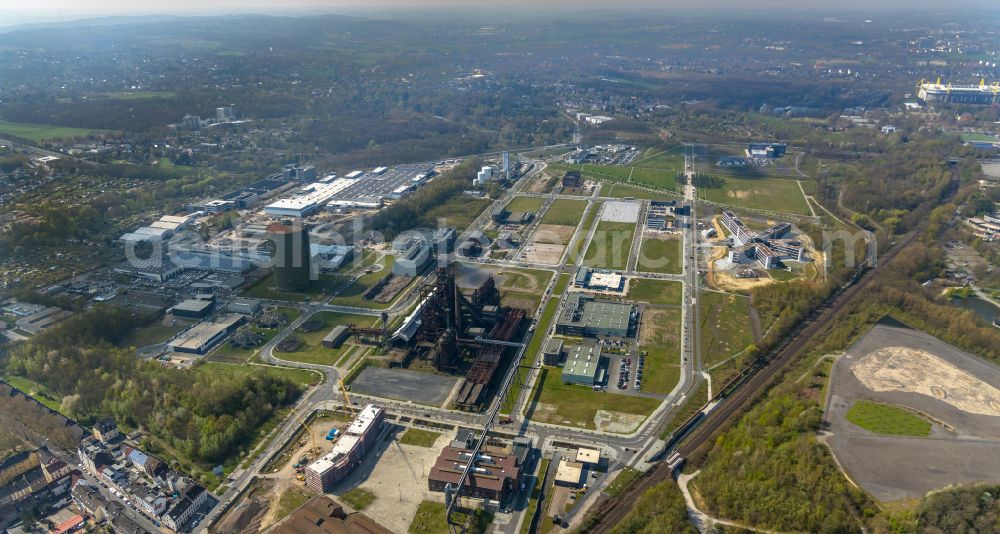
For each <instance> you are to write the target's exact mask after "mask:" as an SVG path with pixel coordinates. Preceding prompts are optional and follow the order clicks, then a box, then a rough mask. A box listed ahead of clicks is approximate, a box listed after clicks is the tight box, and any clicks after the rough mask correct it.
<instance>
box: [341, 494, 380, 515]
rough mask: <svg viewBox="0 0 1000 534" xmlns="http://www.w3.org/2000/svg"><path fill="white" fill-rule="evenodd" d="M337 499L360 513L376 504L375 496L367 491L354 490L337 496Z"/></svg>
mask: <svg viewBox="0 0 1000 534" xmlns="http://www.w3.org/2000/svg"><path fill="white" fill-rule="evenodd" d="M337 499H339V500H340V501H342V502H344V503H346V504H347V505H348V506H350V507H351V508H354V509H355V510H357V511H359V512H360V511H361V510H364V509H365V508H368V505H369V504H371V503H373V502H375V494H374V493H372V492H370V491H368V490H366V489H362V488H354V489H352V490H350V491H345V492H344V493H341V494H340V495H337Z"/></svg>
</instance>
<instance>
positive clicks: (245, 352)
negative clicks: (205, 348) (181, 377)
mask: <svg viewBox="0 0 1000 534" xmlns="http://www.w3.org/2000/svg"><path fill="white" fill-rule="evenodd" d="M296 311H297V310H296ZM250 329H251V330H252V331H254V332H257V333H259V334H261V335H263V336H264V337H263V338H262V339H261V342H260V345H257V346H256V347H251V348H248V349H244V348H240V347H234V346H233V345H232V344H230V343H229V341H225V342H223V343H220V344H219V346H218V347H216V349H215V350H214V351H212V353H211V354H209V356H208V359H209V360H210V361H213V362H223V363H244V362H247V361H249V360H250V358H252V357H253V356H254V355H255V354H257V351H259V350H260V348H261V347H263V346H264V345H265V344H267V342H268V341H271V339H273V338H274V336H276V335H277V334H278V329H277V328H261V327H259V326H251V327H250Z"/></svg>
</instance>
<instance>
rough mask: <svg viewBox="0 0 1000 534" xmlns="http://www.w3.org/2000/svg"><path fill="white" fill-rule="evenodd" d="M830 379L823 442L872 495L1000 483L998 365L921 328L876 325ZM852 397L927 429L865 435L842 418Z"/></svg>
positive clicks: (907, 495)
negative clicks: (925, 422)
mask: <svg viewBox="0 0 1000 534" xmlns="http://www.w3.org/2000/svg"><path fill="white" fill-rule="evenodd" d="M830 381H831V382H830V388H829V392H828V399H827V409H826V412H825V419H826V420H827V422H828V423H829V424H830V429H831V431H832V435H831V436H829V437H828V438H827V442H828V443H829V445H830V448H831V450H832V451H833V454H834V456H836V458H837V461H838V462H839V463H840V464H841V466H842V467H843V468H844V470H845V471H846V472H847V474H848V476H850V477H851V478H852V479H853V480H854V481H855V482H857V483H858V484H859V485H860V486H861V487H862V488H863V489H865V490H866V491H868V492H869V493H871V494H872V495H873V496H874V497H875V498H876V499H878V500H881V501H896V500H900V499H911V498H919V497H921V496H923V495H924V494H925V493H927V492H928V491H931V490H934V489H938V488H941V487H944V486H947V485H949V484H968V483H974V482H986V483H994V484H995V483H1000V463H998V462H997V461H996V458H998V457H1000V402H998V401H1000V368H997V367H996V366H994V365H992V364H989V363H987V362H986V361H984V360H981V359H979V358H977V357H976V356H973V355H971V354H968V353H965V352H963V351H961V350H959V349H957V348H956V347H954V346H951V345H949V344H947V343H944V342H943V341H941V340H939V339H937V338H934V337H932V336H930V335H927V334H925V333H923V332H919V331H916V330H911V329H909V328H904V327H902V326H901V325H898V324H896V325H893V324H879V325H877V326H876V327H875V328H873V329H872V330H871V332H869V333H868V334H867V335H865V336H864V337H863V338H861V339H860V340H859V341H858V342H857V343H855V344H854V345H853V346H852V347H851V348H850V349H849V350H848V351H847V352H846V353H845V354H844V356H842V357H840V358H839V359H838V360H837V362H836V363H835V364H834V366H833V369H832V371H831V375H830ZM858 400H871V401H874V402H880V403H884V404H891V405H897V406H902V407H905V408H909V409H911V410H913V411H916V412H918V413H921V414H924V415H925V416H926V417H927V418H928V419H929V420H931V421H932V423H933V425H932V429H931V433H930V435H929V436H927V437H911V436H887V435H879V434H875V433H872V432H869V431H867V430H865V429H863V428H861V427H859V426H857V425H854V424H853V423H851V422H850V421H848V420H847V418H846V414H847V411H848V410H850V408H851V406H853V405H854V403H855V402H856V401H858Z"/></svg>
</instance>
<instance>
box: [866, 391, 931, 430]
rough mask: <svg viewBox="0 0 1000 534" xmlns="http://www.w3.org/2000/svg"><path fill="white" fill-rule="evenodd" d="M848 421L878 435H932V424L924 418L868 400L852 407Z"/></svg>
mask: <svg viewBox="0 0 1000 534" xmlns="http://www.w3.org/2000/svg"><path fill="white" fill-rule="evenodd" d="M847 420H848V421H850V422H852V423H854V424H856V425H858V426H860V427H861V428H863V429H865V430H868V431H869V432H874V433H876V434H885V435H889V436H927V435H929V434H930V433H931V423H930V421H928V420H926V419H924V418H923V417H920V416H919V415H917V414H915V413H913V412H911V411H909V410H905V409H903V408H899V407H896V406H890V405H888V404H879V403H877V402H871V401H866V400H859V401H857V402H855V403H854V406H851V409H850V410H848V411H847Z"/></svg>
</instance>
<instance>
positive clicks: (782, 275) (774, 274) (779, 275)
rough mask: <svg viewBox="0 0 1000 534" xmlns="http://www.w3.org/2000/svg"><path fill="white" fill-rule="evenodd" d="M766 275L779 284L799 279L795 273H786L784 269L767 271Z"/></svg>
mask: <svg viewBox="0 0 1000 534" xmlns="http://www.w3.org/2000/svg"><path fill="white" fill-rule="evenodd" d="M767 274H768V275H770V276H771V278H774V279H775V280H778V281H779V282H788V281H789V280H795V279H796V278H798V277H799V275H798V274H797V273H796V272H795V271H787V270H785V269H768V271H767Z"/></svg>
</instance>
